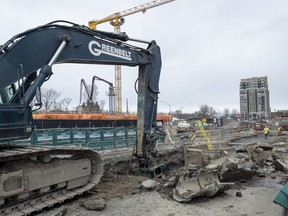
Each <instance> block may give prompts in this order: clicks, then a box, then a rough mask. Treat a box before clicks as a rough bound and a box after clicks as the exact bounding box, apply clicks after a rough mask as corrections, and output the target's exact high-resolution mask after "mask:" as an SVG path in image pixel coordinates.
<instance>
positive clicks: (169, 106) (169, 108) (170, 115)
mask: <svg viewBox="0 0 288 216" xmlns="http://www.w3.org/2000/svg"><path fill="white" fill-rule="evenodd" d="M161 102H162V103H165V104H167V105H168V106H169V113H168V114H169V125H171V104H169V103H167V102H165V101H161Z"/></svg>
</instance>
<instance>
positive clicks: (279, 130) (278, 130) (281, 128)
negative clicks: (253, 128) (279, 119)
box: [277, 126, 284, 135]
mask: <svg viewBox="0 0 288 216" xmlns="http://www.w3.org/2000/svg"><path fill="white" fill-rule="evenodd" d="M283 130H284V129H283V127H281V126H279V127H278V128H277V132H278V134H277V135H280V134H281V132H282V131H283Z"/></svg>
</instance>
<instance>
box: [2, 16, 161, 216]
mask: <svg viewBox="0 0 288 216" xmlns="http://www.w3.org/2000/svg"><path fill="white" fill-rule="evenodd" d="M127 41H136V42H140V43H141V42H142V43H147V44H148V45H147V48H141V47H136V46H133V45H131V44H128V43H127ZM61 63H78V64H104V65H125V66H131V67H136V66H138V68H139V70H138V88H136V89H137V94H138V108H137V113H138V114H137V118H138V119H137V139H136V144H135V148H134V156H136V157H137V158H138V159H139V160H138V161H139V169H140V170H148V171H149V170H152V171H153V172H154V171H155V170H157V169H158V166H157V164H158V161H157V149H156V143H157V139H158V137H157V135H156V133H155V127H156V114H157V100H158V93H159V87H158V84H159V77H160V70H161V56H160V48H159V46H158V45H157V44H156V42H155V41H151V42H146V41H142V40H138V39H132V38H129V37H128V36H127V35H126V34H114V33H109V32H103V31H98V30H91V29H89V28H88V27H86V26H81V25H78V24H75V23H71V22H67V21H55V22H51V23H48V24H46V25H43V26H39V27H37V28H33V29H30V30H27V31H25V32H23V33H20V34H18V35H16V36H14V37H12V38H11V39H10V40H9V41H7V42H6V43H5V44H4V45H2V46H1V47H0V75H1V78H0V143H1V145H0V174H1V175H0V215H10V216H12V215H13V216H16V215H17V216H18V215H29V214H31V213H32V212H35V211H41V210H42V209H43V208H45V207H49V206H52V205H54V204H56V203H61V202H63V201H65V200H66V199H70V198H73V197H75V196H77V195H79V194H82V193H83V192H85V191H88V190H89V189H91V188H92V187H94V186H95V185H97V183H98V182H99V181H100V178H101V176H102V174H103V162H102V159H101V156H100V155H99V154H98V153H97V152H95V151H93V150H91V149H86V148H73V147H67V146H66V147H64V146H63V147H44V146H31V145H28V144H27V145H14V144H13V140H23V139H27V138H29V137H30V135H31V133H32V132H33V130H34V129H35V125H34V122H33V118H32V110H31V106H30V104H31V101H32V99H33V98H34V97H36V98H37V100H38V102H39V104H41V96H40V95H41V94H40V93H39V92H41V91H40V87H41V86H42V84H43V83H44V82H45V81H48V80H49V78H50V77H51V76H52V74H53V72H52V67H53V65H54V64H61Z"/></svg>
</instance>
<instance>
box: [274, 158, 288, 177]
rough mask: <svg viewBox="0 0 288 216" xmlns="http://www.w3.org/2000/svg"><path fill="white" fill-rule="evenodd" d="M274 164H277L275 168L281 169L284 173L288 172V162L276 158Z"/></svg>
mask: <svg viewBox="0 0 288 216" xmlns="http://www.w3.org/2000/svg"><path fill="white" fill-rule="evenodd" d="M274 165H275V168H276V170H279V171H281V172H283V173H286V174H287V173H288V166H287V164H286V163H283V162H282V161H281V160H280V159H276V160H275V161H274Z"/></svg>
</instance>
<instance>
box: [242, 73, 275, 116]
mask: <svg viewBox="0 0 288 216" xmlns="http://www.w3.org/2000/svg"><path fill="white" fill-rule="evenodd" d="M239 92H240V113H241V118H242V119H244V120H260V119H270V116H271V108H270V97H269V89H268V80H267V76H265V77H252V78H248V79H241V82H240V91H239Z"/></svg>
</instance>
